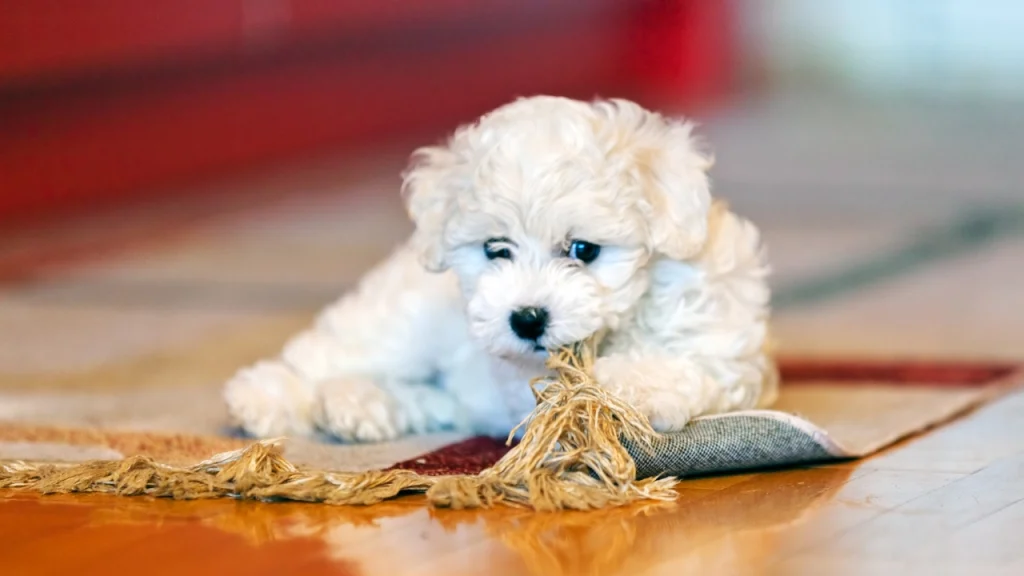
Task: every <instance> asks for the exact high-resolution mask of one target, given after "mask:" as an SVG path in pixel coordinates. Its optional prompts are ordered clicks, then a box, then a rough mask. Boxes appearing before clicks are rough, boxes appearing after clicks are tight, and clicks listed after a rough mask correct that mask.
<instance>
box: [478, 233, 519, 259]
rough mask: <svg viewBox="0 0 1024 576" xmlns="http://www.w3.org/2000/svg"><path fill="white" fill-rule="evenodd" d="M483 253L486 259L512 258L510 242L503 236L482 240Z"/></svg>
mask: <svg viewBox="0 0 1024 576" xmlns="http://www.w3.org/2000/svg"><path fill="white" fill-rule="evenodd" d="M484 255H486V256H487V259H488V260H497V259H499V258H501V259H503V260H511V259H512V249H511V243H510V242H509V241H508V240H507V239H505V238H491V239H490V240H488V241H487V242H484Z"/></svg>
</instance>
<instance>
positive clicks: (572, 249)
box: [225, 97, 776, 441]
mask: <svg viewBox="0 0 1024 576" xmlns="http://www.w3.org/2000/svg"><path fill="white" fill-rule="evenodd" d="M690 132H691V127H690V125H689V124H687V123H681V122H673V121H670V120H667V119H665V118H663V117H661V116H659V115H657V114H654V113H651V112H648V111H645V110H643V109H641V108H640V107H638V106H636V105H635V104H632V103H629V102H622V101H615V102H595V103H584V102H577V101H571V100H566V99H560V98H549V97H538V98H529V99H522V100H518V101H516V102H514V103H512V104H509V105H507V106H505V107H502V108H499V109H498V110H496V111H494V112H492V113H491V114H489V115H487V116H485V117H484V118H482V119H481V120H480V121H479V122H478V123H476V124H474V125H471V126H465V127H463V128H461V129H459V130H458V131H457V132H456V133H455V135H454V136H453V137H452V138H451V139H450V140H449V142H448V143H447V145H446V146H439V147H434V148H426V149H423V150H420V151H419V152H418V153H417V155H416V156H415V160H414V163H413V165H412V167H411V168H410V170H409V171H408V172H407V174H406V176H405V186H404V192H405V196H406V201H407V206H408V209H409V212H410V215H411V217H412V219H413V221H414V222H415V224H416V232H415V233H414V234H413V236H412V238H410V240H409V241H408V242H407V243H406V244H405V245H403V246H402V247H400V248H399V249H398V250H396V252H395V253H394V254H392V256H391V257H390V258H388V259H387V260H386V261H384V262H383V263H382V264H381V265H380V266H378V267H377V268H376V269H374V270H373V271H371V272H370V273H369V274H368V275H367V276H366V277H365V278H364V279H363V281H362V283H361V284H360V286H359V287H358V288H357V289H356V290H355V291H354V292H352V293H351V294H348V295H345V296H344V297H342V298H341V299H340V300H339V301H338V302H336V303H335V304H333V305H332V306H330V307H328V308H327V309H326V310H325V311H324V312H323V313H322V314H321V315H320V317H319V318H318V320H317V321H316V323H315V325H314V326H313V327H311V328H310V329H309V330H307V331H305V332H303V333H301V334H299V335H297V336H296V337H295V338H293V339H292V340H291V341H290V342H289V343H288V344H287V345H286V346H285V349H284V351H283V353H282V354H281V356H280V357H279V358H277V359H273V360H267V361H263V362H260V363H258V364H257V365H255V366H253V367H250V368H247V369H244V370H242V371H240V372H239V373H238V374H237V375H236V376H235V377H234V378H233V379H232V380H231V381H230V382H229V383H228V384H227V387H226V390H225V395H226V399H227V402H228V406H229V410H230V413H231V414H232V416H233V418H234V419H235V420H236V421H237V423H238V424H240V425H241V426H242V427H243V428H244V429H245V430H246V431H248V432H249V433H251V434H254V435H257V436H270V435H291V434H310V433H313V432H314V431H315V430H317V429H320V430H322V431H324V432H327V433H329V434H332V435H334V436H337V437H339V438H342V439H346V440H358V441H376V440H384V439H390V438H395V437H397V436H400V435H403V434H408V433H418V432H424V431H431V430H440V429H460V430H466V431H473V432H477V433H487V434H498V435H503V434H505V433H507V432H508V430H509V429H511V428H512V427H513V426H514V425H515V424H516V423H518V422H519V421H520V420H521V419H522V418H523V417H524V416H525V415H526V414H527V413H528V412H529V411H530V410H531V409H532V408H533V397H532V394H531V392H530V389H529V386H528V382H529V380H530V379H531V378H533V377H535V376H538V375H541V374H543V372H544V370H545V369H544V358H545V355H546V350H548V349H553V348H556V347H559V346H563V345H566V344H570V343H572V342H576V341H579V340H582V339H584V338H587V337H589V336H592V335H595V334H598V335H600V336H602V339H601V347H600V349H599V355H598V359H597V362H596V365H595V376H596V378H597V380H598V382H599V383H600V384H601V385H602V386H604V387H606V388H607V389H608V390H609V391H611V392H613V393H615V394H616V395H618V396H620V397H621V398H623V399H625V400H626V401H628V402H630V403H631V404H633V405H634V406H635V407H637V408H638V409H640V410H641V411H642V412H643V413H644V414H646V415H647V416H648V418H650V420H651V422H652V424H653V425H654V426H655V428H657V429H659V430H662V431H672V430H678V429H680V428H682V427H683V426H684V425H685V424H686V423H687V422H688V421H689V420H690V419H692V418H694V417H696V416H699V415H703V414H711V413H719V412H724V411H730V410H736V409H743V408H749V407H753V406H757V405H761V404H766V403H769V402H771V401H772V400H773V399H774V395H775V385H776V375H775V369H774V366H773V364H772V362H771V360H770V358H769V357H768V355H767V353H766V351H765V340H766V327H767V321H768V300H769V291H768V287H767V283H766V276H767V266H766V263H765V260H764V254H763V251H762V249H761V245H760V239H759V235H758V232H757V230H756V228H755V227H754V226H753V225H752V224H751V223H749V222H747V221H745V220H743V219H742V218H740V217H739V216H737V215H735V214H733V213H732V212H730V211H729V210H728V209H727V208H726V207H725V206H724V205H722V204H718V203H713V202H712V201H711V197H710V193H709V189H708V182H707V176H706V170H707V168H708V167H709V166H710V162H709V161H708V160H707V159H706V158H705V157H704V156H703V155H702V154H701V153H700V152H699V150H698V149H697V147H696V146H695V143H694V142H693V139H692V137H691V133H690Z"/></svg>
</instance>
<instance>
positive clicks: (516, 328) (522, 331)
mask: <svg viewBox="0 0 1024 576" xmlns="http://www.w3.org/2000/svg"><path fill="white" fill-rule="evenodd" d="M508 323H509V324H510V325H511V326H512V331H513V332H515V333H516V336H519V337H520V338H522V339H523V340H533V341H536V340H538V339H539V338H540V337H541V336H543V335H544V330H545V329H547V327H548V311H547V310H545V309H543V308H532V307H531V308H520V309H518V310H516V311H515V312H513V313H512V315H511V316H509V318H508Z"/></svg>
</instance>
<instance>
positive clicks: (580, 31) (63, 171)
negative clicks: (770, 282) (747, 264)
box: [0, 0, 736, 225]
mask: <svg viewBox="0 0 1024 576" xmlns="http://www.w3.org/2000/svg"><path fill="white" fill-rule="evenodd" d="M0 3H2V13H3V17H2V18H0V224H4V225H11V224H12V223H13V222H14V221H15V220H33V219H39V218H50V217H53V216H57V215H60V214H61V213H68V212H81V211H82V210H84V209H89V208H96V207H101V206H104V205H110V204H112V203H123V202H126V201H134V200H140V199H149V198H153V197H154V196H156V195H160V194H163V193H165V192H166V191H170V190H178V188H177V187H178V186H180V185H182V184H188V183H191V182H197V181H201V180H204V179H209V178H217V177H221V176H227V175H230V174H234V173H238V172H245V171H249V170H252V169H255V168H265V167H266V166H268V165H273V164H277V163H288V162H292V161H297V160H301V159H303V158H309V157H314V156H318V155H321V154H326V153H328V152H337V151H338V150H344V149H346V147H354V146H359V147H362V146H368V145H374V144H376V143H382V142H386V141H389V140H395V139H401V138H408V139H412V138H424V139H429V140H433V139H437V138H439V137H440V136H442V135H443V133H444V132H445V131H446V130H449V129H451V128H452V127H454V125H455V124H456V123H459V122H463V121H466V120H470V119H472V118H473V117H474V116H475V115H477V114H479V113H481V112H483V111H485V110H487V109H489V108H491V107H493V106H496V105H498V104H501V103H502V102H504V101H507V100H509V99H511V98H513V97H515V96H518V95H528V94H535V93H552V94H561V95H567V96H575V97H582V98H589V97H592V96H595V95H602V96H624V97H629V98H634V99H636V100H638V101H641V102H642V103H645V104H647V105H650V106H661V105H663V104H665V103H673V104H678V103H681V102H688V103H691V104H692V103H699V102H708V101H713V100H715V99H717V98H720V97H721V96H722V95H724V94H725V93H727V92H728V90H729V89H730V83H731V79H732V78H733V77H734V74H733V72H734V70H733V69H734V67H735V57H734V55H735V52H736V50H735V43H736V30H735V28H736V26H735V23H734V15H733V11H732V8H731V6H732V4H731V3H730V2H727V1H706V0H640V1H638V0H589V1H580V0H544V1H541V0H489V1H481V0H433V1H429V2H427V1H422V0H390V1H383V0H382V1H378V2H367V1H365V0H148V1H146V2H138V1H137V0H77V1H76V2H66V1H64V0H33V1H31V2H11V1H6V2H0Z"/></svg>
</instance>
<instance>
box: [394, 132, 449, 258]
mask: <svg viewBox="0 0 1024 576" xmlns="http://www.w3.org/2000/svg"><path fill="white" fill-rule="evenodd" d="M459 165H460V162H459V157H458V155H457V154H456V153H455V152H454V151H453V150H452V149H451V148H450V147H446V146H432V147H426V148H420V149H419V150H416V151H415V152H414V153H413V155H412V159H411V161H410V164H409V167H408V168H407V169H406V170H405V172H404V173H403V174H402V197H403V199H404V200H405V207H406V210H407V212H408V213H409V217H410V218H411V219H412V221H413V223H414V224H415V225H416V231H415V232H414V233H413V236H412V245H413V247H414V248H415V250H417V252H418V253H419V256H420V262H421V263H422V264H423V266H424V267H426V268H427V269H428V270H431V271H434V272H441V271H443V270H445V269H447V268H448V262H447V261H446V250H445V243H444V235H445V228H446V225H447V223H448V220H449V219H450V216H451V213H452V211H453V209H454V200H455V195H456V193H457V191H458V187H459V178H458V176H457V174H456V170H457V168H458V167H459Z"/></svg>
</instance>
